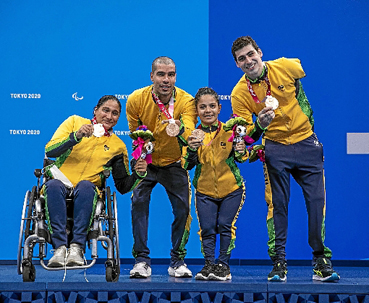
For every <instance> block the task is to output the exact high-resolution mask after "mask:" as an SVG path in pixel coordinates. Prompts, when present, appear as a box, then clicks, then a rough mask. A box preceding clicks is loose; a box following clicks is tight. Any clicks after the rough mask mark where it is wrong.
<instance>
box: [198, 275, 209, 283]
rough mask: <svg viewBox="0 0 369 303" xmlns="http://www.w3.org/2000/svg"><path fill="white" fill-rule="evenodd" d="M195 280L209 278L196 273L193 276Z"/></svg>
mask: <svg viewBox="0 0 369 303" xmlns="http://www.w3.org/2000/svg"><path fill="white" fill-rule="evenodd" d="M195 280H205V281H206V280H209V276H207V277H206V276H203V275H202V274H197V275H196V276H195Z"/></svg>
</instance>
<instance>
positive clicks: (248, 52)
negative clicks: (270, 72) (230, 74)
mask: <svg viewBox="0 0 369 303" xmlns="http://www.w3.org/2000/svg"><path fill="white" fill-rule="evenodd" d="M262 57H263V53H262V51H261V50H260V48H259V49H258V50H256V49H255V48H254V47H253V46H252V45H251V44H248V45H246V46H244V47H243V48H241V49H239V50H237V51H235V58H236V65H237V67H239V68H240V69H241V70H242V71H243V72H244V73H245V74H246V75H247V77H249V78H250V79H256V78H257V77H259V76H260V75H261V73H262V72H263V68H264V64H263V60H262Z"/></svg>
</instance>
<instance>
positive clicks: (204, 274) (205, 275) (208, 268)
mask: <svg viewBox="0 0 369 303" xmlns="http://www.w3.org/2000/svg"><path fill="white" fill-rule="evenodd" d="M214 266H215V264H213V263H212V262H211V261H209V260H205V266H204V267H203V268H202V269H201V270H200V271H199V272H198V273H197V274H196V276H195V279H196V280H209V275H210V274H211V273H212V272H213V270H214Z"/></svg>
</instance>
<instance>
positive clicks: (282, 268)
mask: <svg viewBox="0 0 369 303" xmlns="http://www.w3.org/2000/svg"><path fill="white" fill-rule="evenodd" d="M268 281H271V282H285V281H287V263H286V261H277V262H276V263H274V266H273V269H272V271H271V272H270V273H269V275H268Z"/></svg>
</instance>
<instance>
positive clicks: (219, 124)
mask: <svg viewBox="0 0 369 303" xmlns="http://www.w3.org/2000/svg"><path fill="white" fill-rule="evenodd" d="M209 127H210V133H211V125H210V126H209ZM198 128H199V129H202V124H200V125H199V127H198ZM221 128H222V123H220V121H219V120H218V128H217V131H216V133H215V136H214V137H213V139H211V140H210V142H209V143H208V144H206V146H209V145H210V144H211V142H213V140H214V139H215V137H216V136H218V134H219V132H220V129H221Z"/></svg>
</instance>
